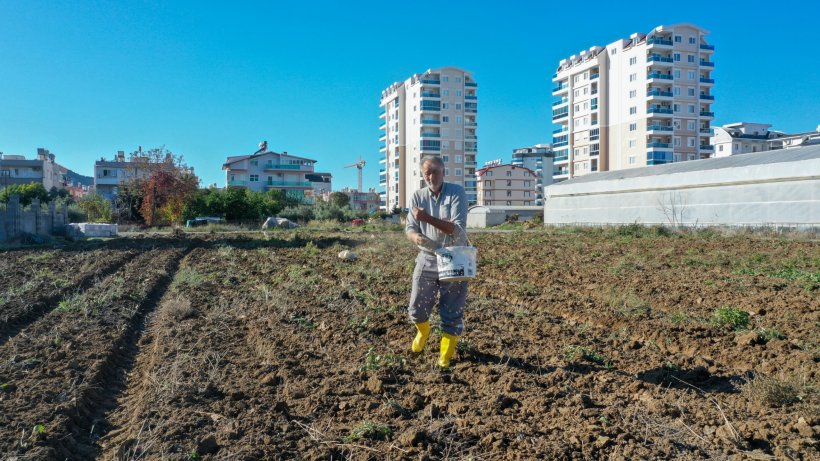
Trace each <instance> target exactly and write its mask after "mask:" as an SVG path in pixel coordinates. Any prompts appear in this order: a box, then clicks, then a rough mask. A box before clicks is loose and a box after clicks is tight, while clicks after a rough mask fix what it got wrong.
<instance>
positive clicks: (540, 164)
mask: <svg viewBox="0 0 820 461" xmlns="http://www.w3.org/2000/svg"><path fill="white" fill-rule="evenodd" d="M552 155H553V154H552V147H551V146H550V145H549V144H536V145H534V146H532V147H520V148H518V149H513V152H512V164H513V165H515V166H519V167H524V168H529V169H530V170H532V171H533V172H535V205H543V204H544V186H549V185H550V184H552V182H553V180H552V172H553V160H552Z"/></svg>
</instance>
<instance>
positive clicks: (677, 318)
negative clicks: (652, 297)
mask: <svg viewBox="0 0 820 461" xmlns="http://www.w3.org/2000/svg"><path fill="white" fill-rule="evenodd" d="M669 321H670V322H672V323H674V324H676V325H678V324H682V323H689V322H691V321H692V318H691V317H689V316H688V315H687V314H684V313H683V312H673V313H671V314H669Z"/></svg>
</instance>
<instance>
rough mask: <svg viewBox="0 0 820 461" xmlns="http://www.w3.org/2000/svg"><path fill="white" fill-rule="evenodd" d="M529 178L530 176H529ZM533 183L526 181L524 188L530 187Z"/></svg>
mask: <svg viewBox="0 0 820 461" xmlns="http://www.w3.org/2000/svg"><path fill="white" fill-rule="evenodd" d="M527 176H529V174H527ZM530 183H531V181H524V187H530Z"/></svg>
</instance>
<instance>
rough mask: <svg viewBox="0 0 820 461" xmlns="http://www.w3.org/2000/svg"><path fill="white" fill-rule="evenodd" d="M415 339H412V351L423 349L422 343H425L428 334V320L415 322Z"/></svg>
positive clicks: (417, 351)
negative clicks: (416, 331)
mask: <svg viewBox="0 0 820 461" xmlns="http://www.w3.org/2000/svg"><path fill="white" fill-rule="evenodd" d="M416 330H418V333H416V339H414V340H413V348H412V349H413V352H416V353H419V352H421V351H423V350H424V345H425V344H427V337H428V336H430V322H429V321H427V322H421V323H417V324H416Z"/></svg>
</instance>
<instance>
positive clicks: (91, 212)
mask: <svg viewBox="0 0 820 461" xmlns="http://www.w3.org/2000/svg"><path fill="white" fill-rule="evenodd" d="M77 206H79V207H80V209H81V210H83V212H84V213H85V214H86V216H87V217H88V221H89V222H111V221H112V216H111V202H110V201H108V200H106V198H105V197H103V196H102V195H100V194H96V193H94V194H88V195H86V196H85V197H83V198H81V199H80V200H79V201H78V202H77Z"/></svg>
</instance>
